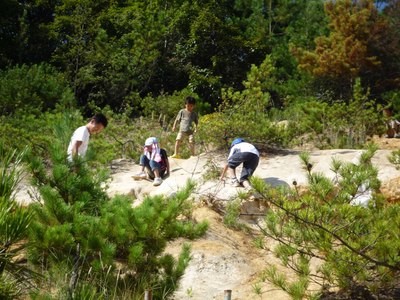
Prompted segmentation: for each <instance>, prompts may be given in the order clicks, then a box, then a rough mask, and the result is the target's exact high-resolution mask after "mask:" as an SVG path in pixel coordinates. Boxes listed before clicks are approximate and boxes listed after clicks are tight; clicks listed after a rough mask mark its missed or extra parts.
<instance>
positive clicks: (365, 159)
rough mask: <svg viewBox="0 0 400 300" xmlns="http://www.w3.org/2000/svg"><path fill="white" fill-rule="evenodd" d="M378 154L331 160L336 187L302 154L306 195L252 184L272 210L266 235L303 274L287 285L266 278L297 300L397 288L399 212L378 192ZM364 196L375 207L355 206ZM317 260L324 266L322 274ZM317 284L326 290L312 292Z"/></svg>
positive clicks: (270, 273) (279, 278)
mask: <svg viewBox="0 0 400 300" xmlns="http://www.w3.org/2000/svg"><path fill="white" fill-rule="evenodd" d="M375 151H376V147H370V148H369V149H368V150H366V151H365V152H364V153H363V154H362V155H361V157H360V163H359V164H352V163H343V162H340V161H332V170H333V171H334V172H335V173H336V176H335V178H337V179H338V181H337V183H334V182H333V181H331V180H330V179H328V178H326V177H325V176H324V175H322V174H320V173H314V172H312V164H310V163H312V162H310V160H309V156H308V155H302V156H301V158H302V160H303V162H304V168H305V169H306V170H308V171H307V172H308V179H309V180H308V182H309V188H308V191H306V192H303V193H297V192H296V191H294V190H292V191H288V190H284V191H280V190H276V189H273V188H270V187H267V186H266V185H265V183H264V182H263V181H262V180H261V179H257V180H254V181H253V185H254V187H255V188H256V190H257V191H258V192H259V193H260V194H262V195H263V196H264V198H265V200H266V201H268V202H269V203H270V205H271V209H270V210H268V212H267V215H266V218H265V225H260V226H261V227H262V232H263V233H265V235H266V236H268V237H271V238H273V239H274V240H276V241H278V242H279V244H278V245H277V246H276V247H275V249H274V253H275V255H276V256H277V257H278V258H279V259H280V260H281V262H282V264H283V265H284V266H287V267H289V268H290V269H292V270H293V272H294V273H293V274H295V275H296V278H295V277H294V276H291V279H288V278H286V277H285V276H284V275H283V274H281V273H280V272H278V271H277V270H276V268H275V269H274V268H268V269H267V278H268V280H269V281H271V282H272V283H273V284H275V285H276V286H278V287H280V288H281V289H283V290H284V291H286V292H287V293H288V294H289V295H291V296H292V297H293V298H294V299H304V298H315V297H318V295H320V293H321V292H332V291H333V290H335V291H337V290H340V291H341V292H342V293H344V294H347V295H350V294H351V292H352V291H353V289H357V288H358V287H363V288H364V289H365V290H366V291H368V294H369V295H370V297H371V298H372V297H379V295H380V294H381V293H385V292H386V291H388V290H390V289H391V288H394V287H396V286H397V285H398V276H399V275H400V268H399V263H400V255H399V252H398V249H399V247H400V241H399V239H398V238H397V237H398V235H399V233H400V232H399V230H400V229H399V228H400V217H399V212H400V206H399V205H385V203H384V201H383V199H382V197H381V196H380V195H379V194H378V193H377V191H378V190H379V187H380V181H379V180H378V178H377V176H378V170H377V169H376V168H375V167H374V166H372V164H371V159H372V157H373V155H374V153H375ZM364 190H365V191H371V194H370V195H371V198H370V202H369V204H368V206H361V205H358V204H357V202H356V203H354V202H352V200H353V199H355V197H356V196H357V195H360V193H362V191H364ZM312 261H314V262H315V261H318V265H317V267H316V268H312V267H311V264H310V263H311V262H312ZM349 266H351V267H349ZM311 282H314V283H317V284H319V285H320V286H321V289H322V290H320V291H318V290H315V289H313V290H309V289H308V287H309V285H310V283H311Z"/></svg>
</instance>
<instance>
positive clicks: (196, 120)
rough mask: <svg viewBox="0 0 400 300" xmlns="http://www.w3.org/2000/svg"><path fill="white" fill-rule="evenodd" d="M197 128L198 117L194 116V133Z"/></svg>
mask: <svg viewBox="0 0 400 300" xmlns="http://www.w3.org/2000/svg"><path fill="white" fill-rule="evenodd" d="M198 128H199V117H198V115H197V114H196V118H195V119H194V132H197V129H198Z"/></svg>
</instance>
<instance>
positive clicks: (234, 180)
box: [231, 178, 242, 187]
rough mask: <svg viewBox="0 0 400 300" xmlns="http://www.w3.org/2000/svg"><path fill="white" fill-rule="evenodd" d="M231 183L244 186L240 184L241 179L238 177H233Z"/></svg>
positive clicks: (235, 185)
mask: <svg viewBox="0 0 400 300" xmlns="http://www.w3.org/2000/svg"><path fill="white" fill-rule="evenodd" d="M231 184H232V185H233V186H234V187H240V186H242V185H241V184H240V182H239V180H237V178H232V179H231Z"/></svg>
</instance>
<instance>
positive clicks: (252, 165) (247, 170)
mask: <svg viewBox="0 0 400 300" xmlns="http://www.w3.org/2000/svg"><path fill="white" fill-rule="evenodd" d="M242 158H243V159H244V162H243V168H242V173H241V175H240V182H244V181H247V182H246V184H245V185H250V184H248V179H249V177H250V176H251V175H253V173H254V171H255V170H256V168H257V166H258V162H259V160H260V158H259V157H258V156H257V155H256V154H254V153H249V152H244V153H242Z"/></svg>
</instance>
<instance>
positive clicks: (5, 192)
mask: <svg viewBox="0 0 400 300" xmlns="http://www.w3.org/2000/svg"><path fill="white" fill-rule="evenodd" d="M23 156H24V152H17V151H8V150H6V149H5V148H4V147H3V145H2V144H0V298H1V299H10V300H11V299H15V297H17V296H19V295H20V294H21V293H24V292H26V290H27V289H28V288H30V287H32V284H33V281H32V279H33V278H34V277H37V276H36V275H35V274H34V272H32V271H31V270H30V269H28V268H27V267H26V265H24V264H22V263H20V262H19V261H16V257H17V256H18V255H21V253H23V251H24V250H25V249H26V245H25V244H24V243H23V242H22V241H23V240H24V239H26V237H27V235H28V229H29V226H30V224H31V220H32V213H31V212H30V210H29V209H27V208H24V207H22V206H21V205H20V204H18V203H17V202H16V201H15V199H14V196H15V195H14V193H15V191H16V187H17V185H18V184H19V182H20V181H21V179H22V173H23V169H22V164H21V163H22V159H23Z"/></svg>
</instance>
